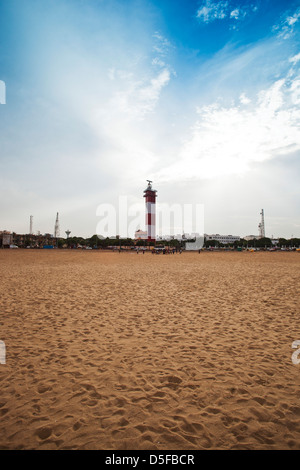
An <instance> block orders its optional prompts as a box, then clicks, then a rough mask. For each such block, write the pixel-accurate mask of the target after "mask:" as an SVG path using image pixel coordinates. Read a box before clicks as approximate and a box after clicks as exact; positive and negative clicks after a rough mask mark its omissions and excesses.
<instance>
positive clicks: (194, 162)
mask: <svg viewBox="0 0 300 470" xmlns="http://www.w3.org/2000/svg"><path fill="white" fill-rule="evenodd" d="M299 98H300V80H299V79H298V78H297V76H295V77H294V78H292V79H291V78H290V74H288V75H287V77H285V78H282V79H280V80H277V81H276V82H274V83H273V84H272V86H270V87H269V88H268V89H265V90H261V91H260V92H259V93H258V94H257V96H256V99H255V100H253V102H252V101H250V99H249V98H247V96H246V95H245V94H244V93H243V94H242V95H241V96H240V99H239V102H237V103H235V104H233V105H232V106H229V107H224V106H223V107H222V106H221V105H220V104H219V103H212V104H210V105H209V106H205V107H199V108H198V109H197V114H198V119H197V121H196V122H195V124H194V126H193V127H192V129H191V133H190V137H189V138H188V139H187V140H186V142H185V143H184V144H183V146H182V148H181V150H180V153H179V159H178V161H177V162H176V163H175V164H174V165H172V166H171V167H169V168H167V169H164V170H162V171H161V172H160V174H159V177H160V178H164V179H165V180H169V181H171V180H182V179H187V180H188V179H190V180H191V179H193V178H197V179H199V178H201V179H211V178H215V177H216V176H226V175H228V176H229V175H235V174H236V175H240V174H245V173H246V172H248V171H249V170H250V169H251V165H252V164H253V163H257V162H264V161H267V160H270V159H272V158H275V157H278V156H280V155H281V156H287V155H289V154H290V153H292V152H295V151H297V150H298V151H299V150H300V129H299V125H298V123H299V121H300V109H299V106H298V105H299Z"/></svg>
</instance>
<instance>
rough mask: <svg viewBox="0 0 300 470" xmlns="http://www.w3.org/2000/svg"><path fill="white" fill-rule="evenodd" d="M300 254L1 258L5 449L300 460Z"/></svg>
mask: <svg viewBox="0 0 300 470" xmlns="http://www.w3.org/2000/svg"><path fill="white" fill-rule="evenodd" d="M299 273H300V253H297V252H291V253H288V252H279V253H277V252H276V253H271V252H255V253H250V252H243V253H238V252H235V253H231V252H225V253H211V252H207V253H201V254H200V255H199V254H198V253H191V252H190V253H183V254H181V255H180V254H176V255H162V254H161V255H151V254H150V253H149V254H148V253H146V254H145V255H142V254H139V255H137V254H136V253H121V254H119V253H107V252H99V251H74V250H61V251H52V250H0V275H1V301H0V312H1V313H0V319H1V321H0V340H2V341H4V342H5V345H6V364H1V365H0V386H1V391H0V419H1V426H0V448H1V449H104V450H123V449H129V450H139V449H149V450H155V449H159V450H197V449H200V450H201V449H300V364H299V365H297V364H293V362H292V359H291V356H292V353H293V352H294V350H293V349H292V347H291V345H292V342H293V341H295V340H300V321H299V316H300V315H299V314H300V305H299Z"/></svg>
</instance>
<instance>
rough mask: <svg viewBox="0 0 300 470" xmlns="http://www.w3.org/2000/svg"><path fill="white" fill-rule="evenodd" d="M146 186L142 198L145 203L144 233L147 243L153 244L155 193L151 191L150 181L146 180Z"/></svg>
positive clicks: (154, 234) (154, 232)
mask: <svg viewBox="0 0 300 470" xmlns="http://www.w3.org/2000/svg"><path fill="white" fill-rule="evenodd" d="M147 182H148V186H147V188H146V189H145V191H144V198H145V202H146V232H147V240H148V242H155V236H156V230H155V224H156V221H155V202H156V201H155V200H156V197H157V196H156V193H157V191H156V190H155V189H152V181H150V180H147Z"/></svg>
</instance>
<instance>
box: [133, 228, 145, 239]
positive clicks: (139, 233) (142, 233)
mask: <svg viewBox="0 0 300 470" xmlns="http://www.w3.org/2000/svg"><path fill="white" fill-rule="evenodd" d="M134 238H135V240H148V232H146V231H143V230H137V231H136V232H135V233H134Z"/></svg>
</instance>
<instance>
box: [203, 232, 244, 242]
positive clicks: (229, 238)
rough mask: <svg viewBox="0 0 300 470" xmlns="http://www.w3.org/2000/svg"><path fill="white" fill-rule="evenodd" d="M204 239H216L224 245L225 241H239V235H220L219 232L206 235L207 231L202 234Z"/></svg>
mask: <svg viewBox="0 0 300 470" xmlns="http://www.w3.org/2000/svg"><path fill="white" fill-rule="evenodd" d="M204 237H205V240H206V241H210V240H216V241H218V242H220V243H223V244H224V245H226V244H227V243H234V242H235V241H240V239H241V237H239V236H238V235H220V234H219V233H216V234H212V235H208V234H207V233H205V234H204Z"/></svg>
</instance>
